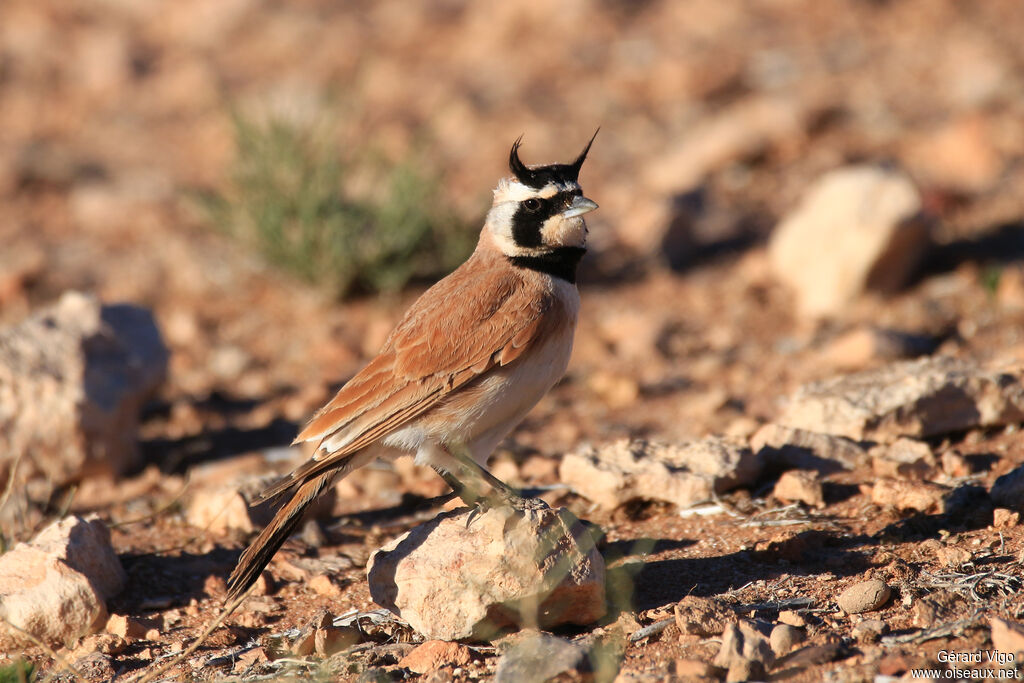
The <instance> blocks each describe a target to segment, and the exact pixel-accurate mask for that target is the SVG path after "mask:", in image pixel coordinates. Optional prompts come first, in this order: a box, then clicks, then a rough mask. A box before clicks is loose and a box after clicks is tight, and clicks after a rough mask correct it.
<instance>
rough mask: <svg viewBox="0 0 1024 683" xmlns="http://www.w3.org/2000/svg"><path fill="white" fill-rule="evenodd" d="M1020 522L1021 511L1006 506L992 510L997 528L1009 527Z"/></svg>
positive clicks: (993, 524) (993, 523)
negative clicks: (1008, 508)
mask: <svg viewBox="0 0 1024 683" xmlns="http://www.w3.org/2000/svg"><path fill="white" fill-rule="evenodd" d="M1018 524H1020V513H1019V512H1015V511H1013V510H1007V509H1006V508H996V509H995V510H993V511H992V526H994V527H995V528H996V529H1008V528H1010V527H1014V526H1017V525H1018Z"/></svg>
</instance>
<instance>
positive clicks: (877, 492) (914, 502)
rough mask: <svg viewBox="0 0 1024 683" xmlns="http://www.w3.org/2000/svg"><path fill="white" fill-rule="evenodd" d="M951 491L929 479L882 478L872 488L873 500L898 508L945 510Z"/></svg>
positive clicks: (928, 510) (875, 502)
mask: <svg viewBox="0 0 1024 683" xmlns="http://www.w3.org/2000/svg"><path fill="white" fill-rule="evenodd" d="M950 493H951V490H950V489H948V488H947V487H945V486H941V485H940V484H935V483H932V482H928V481H907V480H905V479H880V480H878V481H877V482H875V485H874V486H873V487H872V489H871V502H872V503H874V504H875V505H879V506H882V507H894V508H896V509H897V510H916V511H918V512H925V513H935V512H944V511H945V501H946V499H947V496H948V495H949V494H950Z"/></svg>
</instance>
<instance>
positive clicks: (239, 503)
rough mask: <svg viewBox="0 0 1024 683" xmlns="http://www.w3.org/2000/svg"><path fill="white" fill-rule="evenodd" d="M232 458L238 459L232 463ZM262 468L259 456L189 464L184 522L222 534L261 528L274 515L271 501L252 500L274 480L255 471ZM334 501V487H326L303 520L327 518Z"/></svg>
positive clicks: (264, 465) (263, 460) (270, 476)
mask: <svg viewBox="0 0 1024 683" xmlns="http://www.w3.org/2000/svg"><path fill="white" fill-rule="evenodd" d="M235 460H237V461H240V462H232V461H235ZM265 467H266V462H265V459H264V458H263V457H262V456H261V455H252V456H244V457H242V458H232V459H231V460H229V461H223V462H212V463H206V464H203V465H200V466H198V467H193V468H192V469H191V470H190V472H189V478H190V481H191V482H192V486H191V487H190V488H189V493H188V496H187V497H186V500H185V521H187V522H188V523H189V524H191V525H192V526H194V527H197V528H200V529H206V530H207V531H209V532H210V533H213V534H225V533H227V532H228V531H229V530H238V531H242V532H244V533H253V532H255V531H258V530H260V529H262V528H263V527H264V526H266V525H267V524H268V523H269V522H270V520H271V519H273V517H274V510H275V506H274V502H273V501H262V502H260V503H256V504H253V503H254V501H255V500H256V498H257V497H258V496H259V495H260V494H261V493H262V492H263V491H264V490H266V488H267V487H268V486H270V485H271V484H273V483H274V482H275V481H277V477H276V476H274V475H260V474H255V472H260V471H264V469H265ZM336 500H337V496H336V493H335V490H334V489H333V488H328V489H326V490H325V491H324V492H323V493H322V494H321V495H320V497H319V498H317V499H316V501H315V502H314V503H313V504H312V505H311V506H310V509H309V511H307V512H306V514H305V517H304V519H305V520H307V521H308V520H313V519H325V518H327V517H329V516H330V515H331V514H332V513H333V511H334V504H335V502H336Z"/></svg>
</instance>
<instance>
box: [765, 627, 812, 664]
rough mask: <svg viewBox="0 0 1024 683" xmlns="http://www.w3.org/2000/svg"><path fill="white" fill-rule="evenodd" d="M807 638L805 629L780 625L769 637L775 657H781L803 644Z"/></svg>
mask: <svg viewBox="0 0 1024 683" xmlns="http://www.w3.org/2000/svg"><path fill="white" fill-rule="evenodd" d="M806 637H807V634H805V633H804V631H803V629H799V628H796V627H795V626H790V625H789V624H778V625H777V626H776V627H775V628H773V629H772V633H771V635H770V636H768V644H769V645H771V648H772V652H774V653H775V656H776V657H781V656H782V655H784V654H786V653H787V652H789V651H790V650H792V649H793V648H794V647H795V646H797V645H799V644H800V643H802V642H803V641H804V639H805V638H806Z"/></svg>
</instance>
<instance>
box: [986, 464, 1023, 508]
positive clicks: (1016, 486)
mask: <svg viewBox="0 0 1024 683" xmlns="http://www.w3.org/2000/svg"><path fill="white" fill-rule="evenodd" d="M988 495H989V497H990V498H992V502H993V503H995V504H996V505H998V506H1000V507H1004V508H1010V509H1015V510H1021V509H1024V465H1021V466H1019V467H1017V468H1016V469H1014V470H1011V471H1009V472H1007V473H1006V474H1004V475H1003V476H1001V477H999V478H998V479H996V481H995V483H994V484H992V490H991V491H989V494H988Z"/></svg>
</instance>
